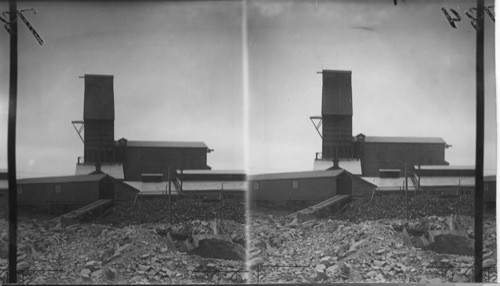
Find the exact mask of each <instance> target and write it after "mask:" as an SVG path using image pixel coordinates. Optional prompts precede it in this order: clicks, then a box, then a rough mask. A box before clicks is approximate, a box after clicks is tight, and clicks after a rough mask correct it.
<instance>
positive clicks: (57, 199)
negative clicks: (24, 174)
mask: <svg viewBox="0 0 500 286" xmlns="http://www.w3.org/2000/svg"><path fill="white" fill-rule="evenodd" d="M56 185H60V186H61V192H60V193H56V191H55V188H56V187H55V186H56ZM18 187H21V189H22V193H21V194H19V193H18V195H17V198H18V204H19V205H55V204H57V205H75V206H77V205H78V206H84V205H87V204H90V203H92V202H95V201H97V200H98V199H99V182H98V181H95V182H78V183H60V184H54V183H45V184H19V185H18Z"/></svg>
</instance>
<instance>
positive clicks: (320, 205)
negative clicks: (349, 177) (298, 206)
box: [287, 195, 350, 218]
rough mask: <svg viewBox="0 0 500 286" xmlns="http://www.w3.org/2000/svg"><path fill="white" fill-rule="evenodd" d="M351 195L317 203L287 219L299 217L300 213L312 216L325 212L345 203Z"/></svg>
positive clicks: (337, 196) (334, 197)
mask: <svg viewBox="0 0 500 286" xmlns="http://www.w3.org/2000/svg"><path fill="white" fill-rule="evenodd" d="M349 197H350V196H349V195H336V196H333V197H331V198H328V199H326V200H324V201H322V202H320V203H317V204H315V205H313V206H310V207H308V208H306V209H303V210H300V211H298V212H296V213H293V214H290V215H288V216H287V218H293V217H295V216H297V215H298V214H299V213H308V214H312V213H315V212H318V211H320V210H323V209H325V208H327V207H331V206H333V205H336V204H341V203H343V202H345V201H347V200H348V199H349Z"/></svg>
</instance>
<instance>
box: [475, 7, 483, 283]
mask: <svg viewBox="0 0 500 286" xmlns="http://www.w3.org/2000/svg"><path fill="white" fill-rule="evenodd" d="M483 144H484V0H477V33H476V182H475V183H476V188H475V192H474V282H482V280H483V190H484V188H483V183H484V182H483V158H484V145H483Z"/></svg>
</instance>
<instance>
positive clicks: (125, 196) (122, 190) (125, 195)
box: [114, 181, 138, 201]
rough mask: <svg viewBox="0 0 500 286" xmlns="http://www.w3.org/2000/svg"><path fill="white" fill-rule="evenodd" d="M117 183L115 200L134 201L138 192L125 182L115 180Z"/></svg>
mask: <svg viewBox="0 0 500 286" xmlns="http://www.w3.org/2000/svg"><path fill="white" fill-rule="evenodd" d="M114 184H115V186H114V187H115V200H116V201H133V200H135V196H136V195H137V194H138V192H136V191H134V190H133V189H132V187H130V186H128V185H126V184H125V183H122V182H119V181H114Z"/></svg>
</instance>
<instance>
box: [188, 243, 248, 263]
mask: <svg viewBox="0 0 500 286" xmlns="http://www.w3.org/2000/svg"><path fill="white" fill-rule="evenodd" d="M188 253H189V254H195V255H199V256H201V257H204V258H218V259H227V260H240V261H245V257H246V255H245V249H244V248H243V246H241V245H240V244H237V243H234V242H232V241H226V240H220V239H214V238H209V239H203V240H201V241H200V242H199V243H198V247H196V248H194V249H193V250H191V251H189V252H188Z"/></svg>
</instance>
